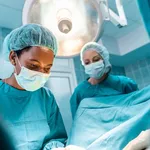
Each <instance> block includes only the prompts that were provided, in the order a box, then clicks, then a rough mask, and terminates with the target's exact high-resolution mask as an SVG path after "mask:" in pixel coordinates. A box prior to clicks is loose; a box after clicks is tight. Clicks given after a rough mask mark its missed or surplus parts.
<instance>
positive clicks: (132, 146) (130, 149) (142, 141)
mask: <svg viewBox="0 0 150 150" xmlns="http://www.w3.org/2000/svg"><path fill="white" fill-rule="evenodd" d="M143 149H145V150H149V149H150V130H146V131H142V132H141V133H140V134H139V136H138V137H137V138H135V139H134V140H132V141H131V142H129V143H128V145H127V146H126V147H125V148H124V149H123V150H143Z"/></svg>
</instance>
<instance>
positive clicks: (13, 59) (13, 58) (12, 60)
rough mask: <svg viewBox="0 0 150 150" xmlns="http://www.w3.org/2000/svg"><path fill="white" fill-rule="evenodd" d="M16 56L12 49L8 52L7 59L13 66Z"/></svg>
mask: <svg viewBox="0 0 150 150" xmlns="http://www.w3.org/2000/svg"><path fill="white" fill-rule="evenodd" d="M16 57H17V56H16V53H15V52H14V51H11V52H10V54H9V60H10V62H11V64H12V65H13V66H16Z"/></svg>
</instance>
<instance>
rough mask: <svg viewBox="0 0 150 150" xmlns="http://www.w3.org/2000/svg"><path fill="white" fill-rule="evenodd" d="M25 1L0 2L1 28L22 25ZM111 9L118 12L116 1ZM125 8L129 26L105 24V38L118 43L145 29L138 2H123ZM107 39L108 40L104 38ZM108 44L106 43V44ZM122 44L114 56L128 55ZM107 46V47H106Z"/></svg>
mask: <svg viewBox="0 0 150 150" xmlns="http://www.w3.org/2000/svg"><path fill="white" fill-rule="evenodd" d="M24 2H25V0H11V1H10V0H0V26H1V27H5V28H10V29H14V28H16V27H18V26H20V25H21V24H22V9H23V5H24ZM108 2H109V7H110V8H111V9H112V10H113V11H115V12H116V13H117V11H116V6H115V0H108ZM123 6H124V10H125V14H126V17H127V21H128V25H127V26H126V27H123V28H121V29H119V28H117V27H116V26H114V25H113V24H112V23H111V22H105V26H104V34H103V37H109V38H112V39H114V40H115V41H116V43H118V42H119V41H120V40H121V39H123V38H124V37H125V36H127V35H129V34H130V33H131V32H133V31H135V30H136V29H139V28H141V27H143V22H142V19H141V16H140V12H139V10H138V7H137V5H136V0H123ZM104 39H106V38H104ZM105 43H107V42H105V41H104V44H105ZM119 45H120V43H119V44H118V46H117V48H118V51H116V52H110V53H112V54H113V55H116V54H117V55H123V54H126V53H128V52H130V51H129V50H125V51H126V53H123V52H121V49H120V48H119V47H120V46H119ZM105 46H107V45H105Z"/></svg>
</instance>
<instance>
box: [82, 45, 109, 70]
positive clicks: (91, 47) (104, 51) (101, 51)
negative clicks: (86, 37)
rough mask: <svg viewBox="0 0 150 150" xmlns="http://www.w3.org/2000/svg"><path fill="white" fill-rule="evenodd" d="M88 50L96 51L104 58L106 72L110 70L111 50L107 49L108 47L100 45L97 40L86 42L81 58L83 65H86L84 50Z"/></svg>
mask: <svg viewBox="0 0 150 150" xmlns="http://www.w3.org/2000/svg"><path fill="white" fill-rule="evenodd" d="M88 50H93V51H96V52H97V53H98V54H99V55H100V56H101V57H102V58H103V60H104V65H105V70H106V71H105V72H109V71H110V69H111V64H110V62H109V52H108V50H107V49H106V47H104V46H103V45H100V44H98V43H96V42H89V43H87V44H85V45H84V46H83V48H82V49H81V52H80V59H81V62H82V65H83V66H84V61H83V55H84V52H85V51H88Z"/></svg>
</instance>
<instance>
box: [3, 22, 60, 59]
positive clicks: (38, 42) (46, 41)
mask: <svg viewBox="0 0 150 150" xmlns="http://www.w3.org/2000/svg"><path fill="white" fill-rule="evenodd" d="M30 46H40V47H46V48H49V49H51V50H52V51H53V52H54V55H56V53H57V50H58V47H57V41H56V38H55V36H54V35H53V34H52V32H50V31H49V30H48V29H47V28H45V27H43V26H41V25H38V24H27V25H24V26H21V27H19V28H17V29H15V30H13V31H12V32H11V33H10V34H8V35H7V36H6V38H5V40H4V43H3V56H4V57H5V60H7V61H8V60H9V54H10V51H11V50H13V51H19V50H22V49H24V48H26V47H30Z"/></svg>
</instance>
